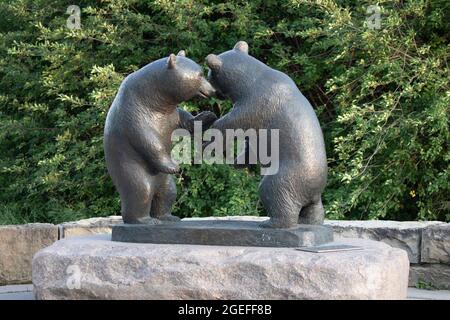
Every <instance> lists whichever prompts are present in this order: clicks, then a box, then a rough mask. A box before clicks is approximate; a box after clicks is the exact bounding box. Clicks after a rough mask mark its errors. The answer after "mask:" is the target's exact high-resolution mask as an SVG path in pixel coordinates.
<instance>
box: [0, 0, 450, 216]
mask: <svg viewBox="0 0 450 320" xmlns="http://www.w3.org/2000/svg"><path fill="white" fill-rule="evenodd" d="M71 4H76V5H78V6H80V7H81V9H82V11H81V24H82V28H81V30H70V29H68V28H67V27H66V20H67V18H68V14H66V9H67V7H68V6H69V5H71ZM373 4H378V5H379V6H380V8H381V28H380V29H370V28H369V27H368V24H367V17H368V16H369V15H370V14H368V13H367V12H366V10H367V7H368V6H369V5H373ZM0 16H1V20H0V223H2V224H6V223H25V222H36V221H40V222H53V223H58V222H61V221H67V220H74V219H79V218H84V217H91V216H106V215H111V214H117V213H118V212H119V211H120V205H119V199H118V195H117V194H116V192H115V190H114V188H113V186H112V183H111V181H110V179H109V177H108V175H107V171H106V168H105V164H104V156H103V149H102V134H103V124H104V120H105V116H106V113H107V110H108V107H109V105H110V103H111V102H112V99H113V98H114V95H115V93H116V90H117V88H118V86H119V84H120V82H121V80H122V79H123V78H124V77H125V76H126V75H127V74H129V73H131V72H132V71H134V70H136V69H138V68H140V67H142V66H143V65H145V64H147V63H149V62H151V61H152V60H155V59H158V58H160V57H163V56H167V55H168V54H169V53H171V52H177V51H178V50H180V49H185V50H186V51H187V54H188V56H189V57H190V58H192V59H194V60H195V61H198V62H203V61H204V57H205V56H206V55H207V54H209V53H211V52H213V53H220V52H222V51H225V50H229V49H230V48H232V46H233V45H234V44H235V43H236V42H237V41H238V40H246V41H247V42H248V43H249V45H250V50H251V54H252V55H254V56H255V57H257V58H258V59H260V60H262V61H264V62H265V63H267V64H268V65H270V66H272V67H274V68H276V69H279V70H282V71H284V72H286V73H287V74H289V75H290V76H291V77H292V78H293V79H294V80H295V82H296V83H297V85H298V87H299V88H300V90H301V91H302V92H303V93H304V94H305V96H306V97H307V98H308V99H309V100H310V101H311V103H312V104H313V106H315V107H316V112H317V114H318V116H319V119H320V121H321V124H322V127H323V130H324V133H325V138H326V143H327V154H328V158H329V166H330V171H329V183H328V186H327V189H326V191H325V193H324V202H325V205H326V210H327V216H328V218H334V219H343V218H346V219H397V220H433V219H439V220H446V221H450V199H449V194H450V186H449V180H450V170H449V160H450V152H449V146H448V144H449V136H450V134H449V105H450V103H449V102H450V91H449V73H448V72H449V69H448V57H449V52H450V51H449V43H448V38H449V31H450V28H449V19H448V17H449V16H450V9H449V2H448V1H446V0H411V1H401V0H394V1H378V2H377V3H374V2H372V1H359V0H342V1H338V0H317V1H312V0H281V1H273V0H254V1H240V0H232V1H226V2H220V1H206V0H205V1H193V0H178V1H167V0H157V1H150V0H100V1H93V0H69V1H63V0H2V1H1V2H0ZM184 107H185V108H186V109H187V110H189V111H192V112H194V113H195V112H197V111H200V110H214V111H215V112H216V113H217V114H218V115H219V114H224V113H226V112H227V111H228V110H229V108H230V104H229V103H224V102H220V101H216V100H214V99H211V100H208V101H202V102H198V103H197V102H195V103H193V102H191V103H186V104H184ZM258 180H259V176H258V175H257V174H255V173H254V172H249V171H238V170H235V169H233V168H230V167H228V166H225V165H220V166H217V165H216V166H207V165H195V166H185V167H184V168H183V172H182V174H180V175H178V176H177V183H178V188H179V196H178V200H177V204H176V207H175V213H176V214H178V215H180V216H208V215H239V214H255V215H257V214H264V212H263V211H262V209H261V206H260V204H259V203H258V198H257V192H256V190H257V186H258Z"/></svg>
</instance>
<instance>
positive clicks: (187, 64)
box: [161, 50, 215, 103]
mask: <svg viewBox="0 0 450 320" xmlns="http://www.w3.org/2000/svg"><path fill="white" fill-rule="evenodd" d="M165 68H166V70H165V71H164V73H163V77H164V78H163V79H161V81H162V82H163V84H164V86H165V92H166V94H168V95H170V97H171V98H172V99H174V100H175V101H177V102H178V103H179V102H182V101H187V100H190V99H192V98H194V97H195V96H201V97H203V98H207V97H210V96H213V95H214V94H215V90H214V88H213V87H212V86H211V84H210V83H209V82H208V81H207V80H206V78H205V76H204V73H203V70H202V68H201V67H200V66H199V65H198V64H197V63H195V62H194V61H192V60H191V59H188V58H186V54H185V52H184V50H181V51H180V52H179V53H178V54H177V55H174V54H173V53H172V54H171V55H170V56H169V57H168V58H167V60H166V65H165Z"/></svg>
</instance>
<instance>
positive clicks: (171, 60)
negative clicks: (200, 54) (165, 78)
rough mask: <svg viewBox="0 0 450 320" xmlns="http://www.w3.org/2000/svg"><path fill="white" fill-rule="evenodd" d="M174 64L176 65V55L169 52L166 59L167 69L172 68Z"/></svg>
mask: <svg viewBox="0 0 450 320" xmlns="http://www.w3.org/2000/svg"><path fill="white" fill-rule="evenodd" d="M176 65H177V56H176V55H174V54H173V53H171V54H170V56H169V58H168V59H167V67H168V68H169V69H174V68H175V67H176Z"/></svg>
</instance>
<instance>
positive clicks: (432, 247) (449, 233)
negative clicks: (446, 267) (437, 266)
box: [421, 223, 450, 264]
mask: <svg viewBox="0 0 450 320" xmlns="http://www.w3.org/2000/svg"><path fill="white" fill-rule="evenodd" d="M421 262H427V263H446V264H450V224H449V223H444V224H439V225H436V226H431V227H428V228H426V229H424V231H423V235H422V258H421Z"/></svg>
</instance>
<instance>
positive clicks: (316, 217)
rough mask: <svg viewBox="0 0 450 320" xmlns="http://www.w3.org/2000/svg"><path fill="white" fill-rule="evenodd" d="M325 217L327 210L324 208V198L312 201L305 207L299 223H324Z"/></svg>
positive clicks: (301, 212)
mask: <svg viewBox="0 0 450 320" xmlns="http://www.w3.org/2000/svg"><path fill="white" fill-rule="evenodd" d="M324 217H325V210H324V209H323V205H322V199H320V198H319V200H318V201H316V202H313V203H311V204H310V205H308V206H306V207H303V209H302V210H301V211H300V216H299V218H298V223H300V224H315V225H321V224H323V220H324Z"/></svg>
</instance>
